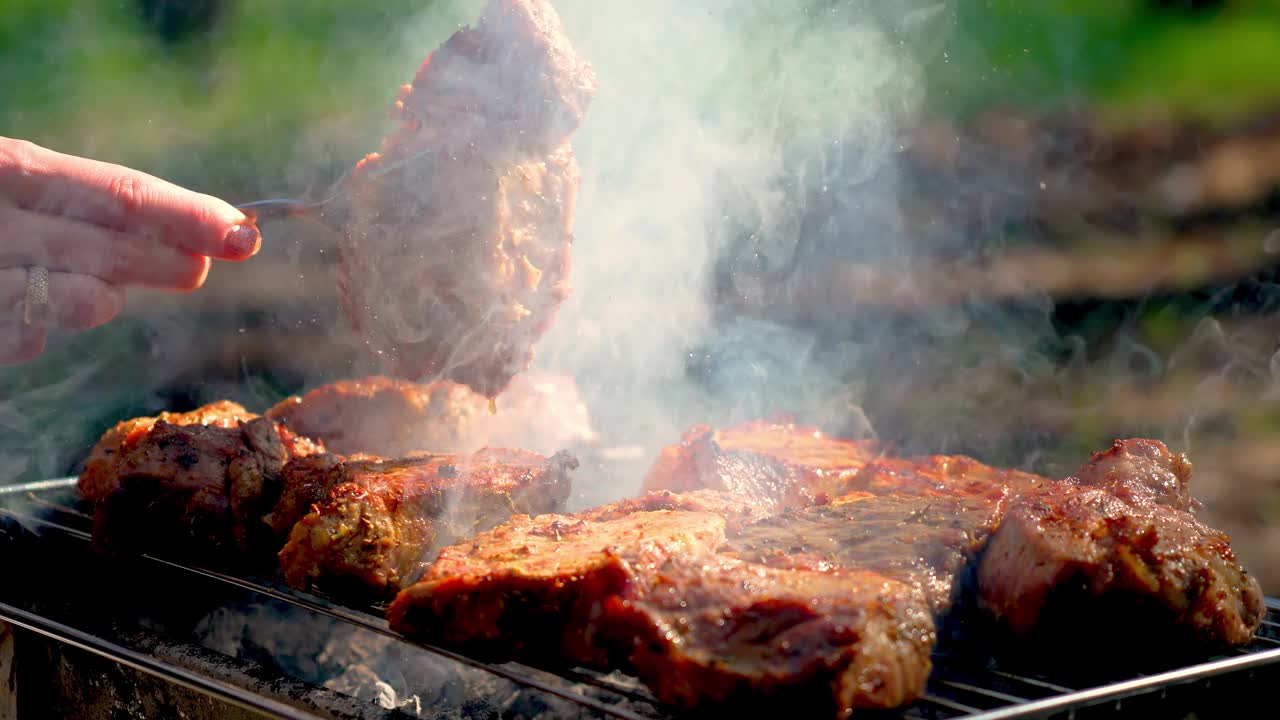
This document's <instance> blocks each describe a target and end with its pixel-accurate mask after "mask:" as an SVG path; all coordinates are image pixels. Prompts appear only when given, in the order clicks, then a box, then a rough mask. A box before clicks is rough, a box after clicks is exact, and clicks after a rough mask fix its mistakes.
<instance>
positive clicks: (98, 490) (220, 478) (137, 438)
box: [81, 403, 323, 559]
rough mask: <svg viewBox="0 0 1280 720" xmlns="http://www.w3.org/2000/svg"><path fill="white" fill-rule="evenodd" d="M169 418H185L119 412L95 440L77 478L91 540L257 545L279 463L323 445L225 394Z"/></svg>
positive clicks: (223, 554)
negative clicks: (90, 519)
mask: <svg viewBox="0 0 1280 720" xmlns="http://www.w3.org/2000/svg"><path fill="white" fill-rule="evenodd" d="M171 417H172V416H171ZM175 419H179V420H181V421H182V422H184V423H185V424H176V423H173V422H169V421H168V420H165V419H155V420H154V421H151V420H150V419H148V418H143V419H138V420H133V421H128V422H126V423H122V424H121V425H118V426H117V427H116V428H114V429H113V430H110V431H108V432H107V434H106V435H105V436H104V437H103V439H102V440H101V441H100V442H99V445H98V447H97V448H96V449H95V451H94V453H95V459H94V461H93V462H92V463H91V465H90V467H91V468H92V469H91V470H87V471H86V473H87V476H82V477H81V486H82V487H86V488H87V490H86V495H87V496H89V497H91V498H92V499H94V500H95V506H94V524H93V539H94V542H95V544H96V545H97V546H98V548H99V549H102V550H107V551H116V550H123V549H164V550H173V549H180V550H182V551H185V552H191V553H194V554H195V555H198V556H202V557H210V558H216V559H229V558H230V557H232V556H234V555H237V554H239V555H244V556H262V555H264V554H267V553H268V551H267V548H270V547H272V546H271V542H270V540H271V533H270V532H269V528H268V525H267V524H266V522H264V516H265V515H267V514H268V513H269V512H270V511H271V508H272V506H273V505H274V504H275V503H276V499H277V496H278V494H279V491H280V486H281V472H282V469H283V468H284V466H285V464H286V462H288V460H289V459H290V458H292V457H298V456H306V455H311V454H315V453H318V452H320V451H321V450H322V449H323V448H321V447H320V446H318V445H316V444H315V443H312V442H311V441H310V440H307V439H306V438H300V437H298V436H296V435H294V434H293V433H291V432H289V430H287V429H286V428H285V427H284V426H283V425H281V424H280V423H278V422H276V421H274V420H271V419H268V418H262V417H254V416H252V415H250V414H248V413H245V412H243V408H239V407H238V406H234V405H232V404H227V403H222V404H219V405H218V406H215V407H212V408H202V409H201V410H198V411H194V412H192V413H188V414H186V415H185V416H183V417H181V418H175ZM202 421H208V422H209V424H202ZM270 552H274V548H272V550H271V551H270Z"/></svg>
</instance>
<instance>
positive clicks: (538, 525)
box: [388, 510, 934, 713]
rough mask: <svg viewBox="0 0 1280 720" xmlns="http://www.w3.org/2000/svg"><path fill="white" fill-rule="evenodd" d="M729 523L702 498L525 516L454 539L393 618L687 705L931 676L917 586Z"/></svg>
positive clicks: (448, 640) (415, 631)
mask: <svg viewBox="0 0 1280 720" xmlns="http://www.w3.org/2000/svg"><path fill="white" fill-rule="evenodd" d="M595 514H596V516H598V517H604V516H608V515H609V514H610V513H608V512H605V511H597V512H596V513H595ZM724 529H725V523H724V519H723V518H722V517H721V516H719V515H717V514H713V513H707V512H691V511H672V510H651V511H636V512H630V513H627V514H622V515H620V516H619V517H616V518H614V519H606V520H591V519H584V518H581V517H574V516H557V515H544V516H542V517H540V518H528V517H523V516H518V517H514V518H512V519H511V520H510V521H509V522H507V523H505V524H504V525H502V526H499V527H498V528H496V529H494V530H493V531H491V532H488V533H483V534H481V535H478V536H477V537H475V538H473V539H472V540H470V541H467V542H465V543H461V544H459V545H455V546H453V547H450V548H445V549H444V550H442V551H441V553H440V556H439V559H438V560H437V561H436V562H435V563H434V564H433V565H432V566H431V568H430V569H429V570H428V572H427V574H426V575H425V576H424V577H423V579H422V581H421V582H419V583H417V584H415V585H413V586H411V587H409V588H408V589H406V590H404V591H403V592H402V593H400V595H399V596H398V597H397V598H396V600H395V602H393V603H392V605H391V608H390V610H389V611H388V619H389V620H390V623H391V627H392V628H393V629H395V630H397V631H398V632H402V633H404V634H406V635H409V636H412V637H417V638H421V639H426V640H429V641H432V642H438V643H443V644H446V645H449V646H451V647H456V648H460V649H463V650H466V651H468V652H472V653H476V654H479V655H482V656H485V657H491V658H494V659H498V660H501V659H511V658H523V659H526V660H532V661H535V662H540V663H544V664H546V663H550V664H563V663H569V664H579V665H587V666H593V667H601V668H610V669H613V668H623V669H628V670H630V671H632V672H635V673H636V674H637V675H639V676H640V678H641V679H643V680H644V681H645V682H646V684H648V686H649V687H650V689H651V690H653V692H654V694H655V695H656V696H657V697H658V699H659V700H661V701H663V702H668V703H675V704H679V705H683V706H687V707H703V706H708V705H711V704H713V703H730V704H734V703H742V702H751V703H756V702H759V701H760V700H767V701H770V702H774V703H778V706H782V705H789V706H793V707H795V706H796V703H798V704H799V705H798V706H799V707H804V708H814V707H818V708H823V709H826V710H827V711H828V712H829V713H830V712H832V711H834V710H837V709H844V708H864V707H893V706H896V705H898V704H901V703H903V702H906V701H909V700H911V699H912V698H914V697H916V696H918V695H919V694H920V693H921V692H922V691H923V687H924V681H925V679H926V677H927V676H928V672H929V651H930V648H931V647H932V644H933V642H934V630H933V624H932V621H931V618H930V615H929V611H928V606H927V605H926V603H925V601H924V598H923V596H922V595H921V594H920V593H919V591H917V590H915V589H914V588H911V587H910V586H907V585H904V584H902V583H899V582H897V581H895V580H893V579H891V578H888V577H885V576H883V575H880V574H878V573H874V572H869V571H859V570H853V571H847V572H846V571H837V572H815V571H811V570H807V569H800V570H797V569H790V568H774V567H768V566H765V565H759V564H755V563H748V562H743V561H741V560H738V559H735V558H732V557H728V556H725V555H718V554H716V553H715V552H714V551H715V550H716V548H718V547H719V546H720V545H721V544H722V543H723V540H724Z"/></svg>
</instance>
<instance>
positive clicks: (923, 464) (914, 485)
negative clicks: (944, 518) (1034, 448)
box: [845, 455, 1052, 501]
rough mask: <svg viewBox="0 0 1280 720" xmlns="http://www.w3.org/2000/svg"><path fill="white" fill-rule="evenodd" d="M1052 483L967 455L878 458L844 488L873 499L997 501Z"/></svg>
mask: <svg viewBox="0 0 1280 720" xmlns="http://www.w3.org/2000/svg"><path fill="white" fill-rule="evenodd" d="M1049 482H1052V481H1051V480H1049V479H1048V478H1045V477H1041V476H1039V475H1034V474H1032V473H1027V472H1022V471H1021V470H1008V469H1003V468H993V467H991V466H989V465H983V464H982V463H980V462H978V461H977V460H974V459H973V458H971V457H966V456H964V455H927V456H924V457H912V458H877V459H876V460H873V461H871V462H870V463H868V464H867V465H866V467H864V468H863V469H862V470H861V471H860V472H858V473H857V474H856V475H854V476H853V477H852V478H851V479H850V480H849V482H848V483H847V484H846V485H845V488H846V489H848V490H854V491H862V492H868V493H871V494H873V495H882V494H886V493H888V494H907V495H919V496H925V497H932V496H936V495H945V496H951V497H985V498H988V499H990V500H993V501H997V500H1003V499H1005V498H1007V497H1008V496H1009V495H1012V494H1018V493H1023V492H1027V491H1028V490H1031V489H1034V488H1037V487H1039V486H1041V485H1044V484H1046V483H1049Z"/></svg>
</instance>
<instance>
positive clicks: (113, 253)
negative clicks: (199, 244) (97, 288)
mask: <svg viewBox="0 0 1280 720" xmlns="http://www.w3.org/2000/svg"><path fill="white" fill-rule="evenodd" d="M33 266H42V267H45V268H48V269H49V270H51V271H54V272H67V273H78V274H80V275H90V276H93V277H96V278H98V279H99V280H102V281H104V282H106V283H108V284H111V285H139V286H143V287H152V288H158V289H164V290H181V291H190V290H195V289H196V288H198V287H200V286H201V285H202V284H203V283H204V279H205V277H206V276H207V275H208V272H209V259H208V258H207V257H204V256H202V255H197V254H195V253H193V252H191V251H190V250H184V249H182V248H177V247H172V246H169V245H164V244H159V243H156V242H154V241H152V240H150V239H148V238H144V237H142V236H140V235H135V234H128V233H123V232H120V231H118V230H111V229H109V228H105V227H102V226H100V225H91V224H88V223H84V222H81V221H78V220H68V219H67V218H64V217H58V216H56V215H43V214H40V213H36V212H32V211H30V210H22V209H19V208H16V207H12V206H8V207H6V206H0V268H27V267H33Z"/></svg>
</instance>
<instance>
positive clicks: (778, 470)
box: [644, 422, 879, 511]
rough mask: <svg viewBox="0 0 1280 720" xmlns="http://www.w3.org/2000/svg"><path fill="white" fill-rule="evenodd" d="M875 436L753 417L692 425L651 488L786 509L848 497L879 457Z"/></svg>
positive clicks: (658, 468)
mask: <svg viewBox="0 0 1280 720" xmlns="http://www.w3.org/2000/svg"><path fill="white" fill-rule="evenodd" d="M878 452H879V451H878V449H877V447H876V445H875V444H874V443H872V442H869V441H859V442H853V441H849V440H837V439H835V438H831V437H828V436H826V435H825V434H823V433H822V432H821V431H819V430H817V429H815V428H809V427H801V426H797V425H792V424H781V423H767V422H749V423H743V424H741V425H737V426H734V427H731V428H728V429H725V430H712V429H711V428H708V427H705V426H699V427H695V428H692V429H690V430H689V431H688V432H686V433H685V436H684V438H683V440H682V441H681V443H680V444H679V445H672V446H670V447H667V448H664V449H663V451H662V454H661V456H659V458H658V460H657V462H655V463H654V465H653V467H652V468H651V469H650V470H649V473H648V475H647V476H646V478H645V483H644V487H645V489H646V490H672V491H675V492H688V491H691V490H702V489H710V490H723V491H727V492H730V493H733V494H735V495H739V496H742V497H743V498H745V499H746V500H748V501H750V502H752V503H756V504H759V505H761V506H764V507H768V508H771V509H772V510H774V511H781V510H784V509H786V508H788V507H804V506H807V505H812V504H814V503H815V502H821V501H823V500H825V499H829V498H831V497H835V496H837V495H840V494H843V493H844V492H845V491H846V489H847V488H848V485H849V483H850V482H851V481H852V480H853V479H854V478H855V477H856V476H857V474H858V472H859V471H860V470H861V469H862V468H863V466H864V465H866V464H867V463H868V462H870V461H871V460H872V459H873V458H875V457H876V455H877V454H878Z"/></svg>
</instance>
